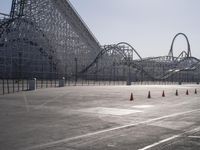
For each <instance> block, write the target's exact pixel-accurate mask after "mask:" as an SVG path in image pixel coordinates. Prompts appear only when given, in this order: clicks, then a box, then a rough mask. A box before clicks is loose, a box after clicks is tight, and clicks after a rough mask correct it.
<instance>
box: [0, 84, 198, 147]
mask: <svg viewBox="0 0 200 150" xmlns="http://www.w3.org/2000/svg"><path fill="white" fill-rule="evenodd" d="M195 89H196V90H197V94H195ZM176 90H177V91H178V96H176V95H175V93H176ZM187 90H188V92H189V93H188V94H189V95H186V91H187ZM163 91H164V94H165V97H162V94H163ZM149 92H150V94H151V98H150V99H148V98H147V96H148V93H149ZM131 93H133V99H134V100H133V101H130V96H131ZM0 118H1V121H0V149H2V150H147V149H148V150H149V149H153V150H155V149H163V150H174V149H175V150H189V149H190V150H191V149H194V150H197V149H199V147H200V144H199V143H200V120H199V118H200V87H199V85H132V86H86V87H85V86H70V87H64V88H47V89H39V90H37V91H28V92H27V91H26V92H19V93H14V94H9V95H2V96H0Z"/></svg>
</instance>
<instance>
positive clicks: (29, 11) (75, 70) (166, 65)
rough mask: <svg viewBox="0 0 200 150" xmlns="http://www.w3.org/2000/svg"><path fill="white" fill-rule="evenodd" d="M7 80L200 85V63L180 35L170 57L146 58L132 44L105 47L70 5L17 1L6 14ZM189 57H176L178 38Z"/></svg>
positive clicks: (0, 54)
mask: <svg viewBox="0 0 200 150" xmlns="http://www.w3.org/2000/svg"><path fill="white" fill-rule="evenodd" d="M0 15H1V16H3V17H1V20H0V72H1V75H0V77H1V78H12V79H15V78H20V79H25V78H34V77H35V78H43V79H51V78H61V77H65V78H74V77H75V78H76V80H77V79H82V80H84V79H85V78H87V79H88V78H89V79H95V80H115V79H116V78H117V79H118V80H127V81H128V82H134V81H176V82H197V83H198V82H199V81H200V60H199V59H197V58H195V57H193V56H192V54H191V48H190V43H189V40H188V37H187V36H186V35H185V34H184V33H178V34H177V35H175V37H174V39H173V41H172V44H171V47H170V51H169V53H168V55H166V56H159V57H149V58H142V57H141V56H140V55H139V53H138V52H137V51H136V50H135V49H134V48H133V47H132V46H131V45H130V44H128V43H126V42H121V43H118V44H113V45H104V46H101V45H100V44H99V42H98V41H97V39H96V38H95V37H94V35H93V34H92V33H91V31H90V30H89V28H88V27H87V25H86V24H85V23H84V21H83V20H82V19H81V17H80V16H79V15H78V13H77V12H76V11H75V9H74V8H73V6H72V5H71V3H70V2H69V1H68V0H13V1H12V7H11V11H10V14H9V15H7V14H3V13H0ZM179 36H183V37H184V38H185V39H186V42H187V51H182V52H181V53H180V55H179V56H177V57H176V56H174V49H173V47H174V43H175V41H176V38H177V37H179Z"/></svg>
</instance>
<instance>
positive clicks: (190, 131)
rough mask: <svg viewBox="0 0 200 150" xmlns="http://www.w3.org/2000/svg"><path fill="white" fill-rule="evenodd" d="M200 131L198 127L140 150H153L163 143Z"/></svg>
mask: <svg viewBox="0 0 200 150" xmlns="http://www.w3.org/2000/svg"><path fill="white" fill-rule="evenodd" d="M199 130H200V127H197V128H195V129H192V130H189V131H185V132H183V133H181V134H178V135H174V136H172V137H169V138H167V139H164V140H161V141H159V142H156V143H153V144H151V145H148V146H146V147H144V148H141V149H138V150H148V149H150V148H153V147H156V146H158V145H160V144H163V143H166V142H168V141H171V140H173V139H176V138H178V137H181V136H182V135H184V134H186V133H192V132H196V131H199Z"/></svg>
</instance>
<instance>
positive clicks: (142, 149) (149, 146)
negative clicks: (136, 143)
mask: <svg viewBox="0 0 200 150" xmlns="http://www.w3.org/2000/svg"><path fill="white" fill-rule="evenodd" d="M178 137H180V135H174V136H172V137H170V138H167V139H164V140H161V141H159V142H156V143H154V144H151V145H148V146H146V147H144V148H141V149H138V150H147V149H150V148H152V147H155V146H158V145H160V144H162V143H165V142H168V141H171V140H173V139H175V138H178Z"/></svg>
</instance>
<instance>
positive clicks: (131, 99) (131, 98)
mask: <svg viewBox="0 0 200 150" xmlns="http://www.w3.org/2000/svg"><path fill="white" fill-rule="evenodd" d="M133 100H134V99H133V93H131V97H130V101H133Z"/></svg>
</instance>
